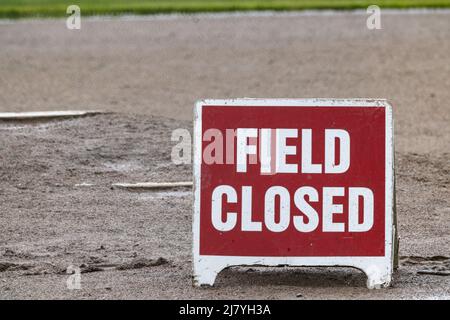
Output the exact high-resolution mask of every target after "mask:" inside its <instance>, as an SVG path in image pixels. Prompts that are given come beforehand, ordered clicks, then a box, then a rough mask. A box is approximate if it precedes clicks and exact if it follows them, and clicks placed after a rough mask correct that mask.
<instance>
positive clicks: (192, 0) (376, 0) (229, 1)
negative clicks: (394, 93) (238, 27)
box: [0, 0, 450, 18]
mask: <svg viewBox="0 0 450 320" xmlns="http://www.w3.org/2000/svg"><path fill="white" fill-rule="evenodd" d="M71 4H76V5H78V6H80V8H81V14H82V15H83V16H86V15H120V14H156V13H173V12H182V13H192V12H220V11H247V10H276V11H288V10H305V9H358V8H367V7H368V6H369V5H372V4H376V5H379V6H380V7H381V8H424V7H428V8H446V7H447V8H448V7H450V0H280V1H277V0H165V1H162V0H129V1H127V0H0V18H22V17H66V16H67V14H66V8H67V6H69V5H71Z"/></svg>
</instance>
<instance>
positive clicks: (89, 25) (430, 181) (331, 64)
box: [0, 13, 450, 299]
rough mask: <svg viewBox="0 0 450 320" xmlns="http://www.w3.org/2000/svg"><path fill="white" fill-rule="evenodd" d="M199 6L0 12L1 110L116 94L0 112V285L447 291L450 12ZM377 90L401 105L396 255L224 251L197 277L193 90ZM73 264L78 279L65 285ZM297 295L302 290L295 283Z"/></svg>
mask: <svg viewBox="0 0 450 320" xmlns="http://www.w3.org/2000/svg"><path fill="white" fill-rule="evenodd" d="M365 19H366V17H365V16H364V15H360V14H337V15H276V16H271V17H248V16H240V17H239V16H235V17H226V18H225V17H219V18H217V17H216V18H211V17H206V16H191V17H182V18H157V19H149V18H144V19H138V20H128V21H127V20H124V19H112V20H110V21H98V20H86V21H85V20H83V22H82V29H81V30H80V31H70V30H67V29H66V28H65V24H64V21H63V20H46V21H19V22H7V21H3V22H1V23H0V44H1V46H0V111H31V110H64V109H105V110H111V111H116V112H117V111H118V112H121V113H112V114H105V115H97V116H91V117H84V118H77V119H67V120H59V121H38V122H29V121H20V122H11V121H8V122H0V132H1V134H0V164H1V165H0V226H1V227H0V231H1V232H0V298H2V299H15V298H92V299H94V298H95V299H102V298H121V299H122V298H123V299H134V298H137V299H153V298H155V299H159V298H168V299H173V298H198V299H201V298H238V299H249V298H261V299H266V298H268V299H271V298H273V299H279V298H285V299H317V298H318V299H326V298H336V299H359V298H369V299H393V298H394V299H395V298H419V299H436V298H444V299H450V277H449V276H437V275H429V274H421V273H418V271H420V270H423V269H426V270H435V271H436V270H441V271H446V272H448V271H449V270H450V257H449V256H450V252H449V244H450V220H449V215H450V197H449V189H448V188H449V185H450V161H449V157H450V125H449V124H450V103H449V102H448V101H450V90H448V88H449V87H450V55H449V52H450V14H449V13H428V14H395V13H389V14H386V15H383V16H382V25H383V29H382V30H373V31H370V30H368V29H366V25H365ZM244 96H246V97H296V98H305V97H337V98H339V97H381V98H387V99H388V100H389V101H390V102H391V103H392V104H393V106H394V120H395V147H396V154H395V156H396V171H397V172H396V177H397V204H398V215H399V217H398V218H399V227H400V236H401V247H400V256H401V257H402V258H401V266H400V269H399V270H398V272H397V273H396V274H395V275H394V282H393V285H392V287H391V288H389V289H385V290H375V291H369V290H367V289H366V288H365V276H364V275H363V274H362V273H361V272H359V271H357V270H353V269H335V268H331V269H320V268H279V269H273V268H232V269H230V270H226V271H224V272H222V273H221V274H220V275H219V277H218V280H217V285H216V286H215V287H213V288H201V289H198V288H193V287H192V286H191V281H192V279H191V268H192V265H191V240H192V238H191V216H192V195H191V191H190V190H189V189H180V190H176V191H172V192H169V193H167V192H129V191H126V190H120V189H111V184H112V183H115V182H137V181H180V180H189V179H191V167H190V166H175V165H173V164H171V162H170V152H171V145H173V143H172V142H171V141H170V133H171V131H172V130H173V129H175V128H187V129H191V127H192V124H191V121H190V119H192V108H193V104H194V101H195V100H197V99H200V98H227V97H233V98H235V97H244ZM69 265H74V266H81V270H82V272H83V273H82V289H81V290H68V289H67V287H66V280H67V277H68V275H67V274H66V273H65V270H66V268H67V267H68V266H69ZM299 295H301V297H300V296H299Z"/></svg>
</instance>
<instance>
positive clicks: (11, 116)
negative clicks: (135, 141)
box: [0, 110, 106, 120]
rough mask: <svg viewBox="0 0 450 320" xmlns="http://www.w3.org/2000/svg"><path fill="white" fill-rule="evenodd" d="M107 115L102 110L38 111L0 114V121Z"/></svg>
mask: <svg viewBox="0 0 450 320" xmlns="http://www.w3.org/2000/svg"><path fill="white" fill-rule="evenodd" d="M101 113H106V112H105V111H100V110H67V111H36V112H0V120H29V119H30V120H33V119H52V118H73V117H84V116H88V115H96V114H101Z"/></svg>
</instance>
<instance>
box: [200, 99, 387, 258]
mask: <svg viewBox="0 0 450 320" xmlns="http://www.w3.org/2000/svg"><path fill="white" fill-rule="evenodd" d="M385 112H386V109H385V108H384V107H382V106H366V105H361V106H358V105H354V104H353V105H349V106H345V105H340V106H338V107H336V106H333V105H329V106H327V105H321V106H310V105H296V106H293V105H286V106H283V105H276V106H268V105H240V106H239V105H234V106H228V105H206V104H205V105H203V106H202V113H201V135H202V142H201V155H202V161H201V166H200V186H199V189H200V193H199V194H200V199H199V205H200V210H199V212H200V214H199V233H200V234H199V254H200V255H205V256H208V255H211V256H245V257H247V256H254V257H255V256H257V257H369V256H371V257H377V256H384V255H385V239H386V233H385V226H386V224H385V222H386V221H385V216H386V211H385V210H386V209H385V208H386V203H385V199H386V190H385V185H386V136H385V133H386V113H385Z"/></svg>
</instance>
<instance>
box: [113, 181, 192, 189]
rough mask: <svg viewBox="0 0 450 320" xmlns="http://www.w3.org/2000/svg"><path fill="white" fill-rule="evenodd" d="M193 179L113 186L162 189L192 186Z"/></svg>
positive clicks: (116, 184) (117, 184)
mask: <svg viewBox="0 0 450 320" xmlns="http://www.w3.org/2000/svg"><path fill="white" fill-rule="evenodd" d="M192 186H193V182H192V181H179V182H139V183H114V184H112V187H113V188H119V189H128V190H142V189H144V190H145V189H147V190H161V189H174V188H186V187H192Z"/></svg>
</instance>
